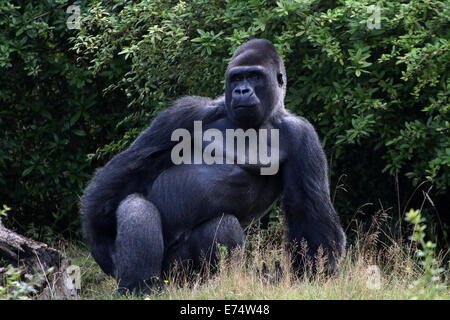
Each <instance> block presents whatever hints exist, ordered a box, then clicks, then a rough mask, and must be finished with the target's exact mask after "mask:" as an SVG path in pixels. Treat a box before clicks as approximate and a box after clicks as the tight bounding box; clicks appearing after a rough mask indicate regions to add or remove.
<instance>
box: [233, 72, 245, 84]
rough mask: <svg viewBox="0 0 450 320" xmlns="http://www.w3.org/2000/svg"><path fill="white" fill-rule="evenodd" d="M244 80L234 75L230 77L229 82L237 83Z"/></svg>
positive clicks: (240, 75) (239, 75)
mask: <svg viewBox="0 0 450 320" xmlns="http://www.w3.org/2000/svg"><path fill="white" fill-rule="evenodd" d="M242 80H244V77H243V76H242V74H235V75H233V76H231V82H239V81H242Z"/></svg>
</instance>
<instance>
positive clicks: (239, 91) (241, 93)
mask: <svg viewBox="0 0 450 320" xmlns="http://www.w3.org/2000/svg"><path fill="white" fill-rule="evenodd" d="M252 95H253V89H252V88H250V87H247V86H241V87H237V88H236V89H234V90H233V99H236V100H241V101H245V100H246V99H248V98H250V97H251V96H252Z"/></svg>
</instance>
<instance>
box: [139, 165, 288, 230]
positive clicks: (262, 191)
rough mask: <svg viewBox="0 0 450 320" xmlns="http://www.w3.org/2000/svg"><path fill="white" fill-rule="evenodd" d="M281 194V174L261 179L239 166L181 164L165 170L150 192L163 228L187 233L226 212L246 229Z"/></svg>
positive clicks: (149, 195) (256, 174)
mask: <svg viewBox="0 0 450 320" xmlns="http://www.w3.org/2000/svg"><path fill="white" fill-rule="evenodd" d="M280 191H281V184H280V181H279V175H274V176H261V175H260V174H259V173H255V172H254V171H253V170H248V169H244V168H242V167H241V166H239V165H232V164H229V165H227V164H223V165H218V164H212V165H204V164H203V165H179V166H174V167H172V168H170V169H168V170H166V171H164V172H163V173H162V174H161V175H160V176H159V177H158V178H157V179H156V180H155V182H154V184H153V185H152V187H151V190H150V191H149V194H148V197H149V199H150V200H151V201H152V202H153V203H154V204H155V205H156V207H157V208H158V209H159V211H160V214H161V219H162V223H163V228H164V226H166V228H168V229H170V230H184V229H186V227H188V228H189V227H194V226H196V225H198V224H199V223H202V222H204V221H207V220H209V219H211V218H214V217H216V216H218V215H221V214H223V213H226V214H232V215H235V216H236V217H237V218H238V219H239V221H240V222H241V224H243V225H244V226H245V225H247V224H248V223H250V222H251V221H252V220H253V219H255V218H259V217H260V216H261V215H262V214H264V213H265V212H266V211H267V210H268V209H269V208H270V207H271V205H272V204H273V202H274V201H275V200H276V199H277V198H278V196H279V194H280Z"/></svg>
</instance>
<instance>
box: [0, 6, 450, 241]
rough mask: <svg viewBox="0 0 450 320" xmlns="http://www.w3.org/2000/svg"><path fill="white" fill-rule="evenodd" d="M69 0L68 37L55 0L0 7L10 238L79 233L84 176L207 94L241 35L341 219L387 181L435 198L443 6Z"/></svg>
mask: <svg viewBox="0 0 450 320" xmlns="http://www.w3.org/2000/svg"><path fill="white" fill-rule="evenodd" d="M76 3H77V4H80V6H81V13H82V20H81V30H69V29H67V26H66V24H65V22H66V20H67V17H68V14H67V13H66V8H67V6H68V5H69V4H72V3H71V2H70V1H67V0H58V1H57V0H45V1H42V0H32V1H24V0H22V1H21V0H6V1H2V2H1V4H0V25H1V28H0V30H1V31H0V69H1V71H2V72H0V100H1V105H2V108H1V110H0V126H1V129H2V130H1V132H2V137H1V139H0V150H2V152H1V153H0V195H1V197H2V199H4V200H2V201H4V202H6V203H8V204H10V205H11V206H13V207H14V208H15V210H17V211H18V212H17V214H15V215H14V217H15V219H16V221H17V222H18V224H19V225H20V226H21V227H22V229H23V230H28V229H29V230H31V231H33V234H34V235H36V236H42V235H43V233H45V234H47V233H48V230H44V229H42V226H43V225H46V226H47V227H49V228H50V229H51V230H56V231H71V232H74V231H77V230H79V224H78V221H79V220H78V207H77V202H78V197H79V195H80V194H81V192H82V189H83V188H84V187H85V186H86V184H87V182H88V180H89V177H90V176H91V175H92V173H93V169H94V168H95V167H98V166H99V165H101V164H103V163H104V162H105V161H106V160H108V159H109V158H111V157H112V156H113V155H114V154H116V153H117V152H119V151H121V150H123V149H124V148H126V147H127V146H128V145H129V144H130V143H131V141H133V139H134V138H135V137H136V136H137V134H138V133H139V132H140V130H142V129H143V128H144V127H146V126H148V124H149V123H150V121H151V119H152V118H153V117H154V116H155V115H156V114H157V112H159V111H160V110H162V109H164V108H166V107H167V106H168V105H169V103H170V102H171V101H173V100H174V99H176V98H178V97H180V96H183V95H191V94H194V95H205V96H212V97H214V96H218V95H220V94H221V93H222V92H223V87H224V82H223V75H224V70H225V68H226V65H227V62H228V61H229V59H230V57H231V54H232V52H233V51H234V50H235V49H236V48H237V47H238V46H239V45H240V44H241V43H243V42H244V41H246V40H248V39H251V38H254V37H263V38H267V39H269V40H271V41H272V42H273V43H274V44H275V45H276V47H277V48H278V49H279V51H280V53H281V54H282V56H283V58H284V59H285V62H286V67H287V74H288V92H287V97H286V104H287V107H288V108H289V109H290V110H292V111H293V112H295V113H297V114H299V115H302V116H305V117H306V118H308V119H309V120H311V121H312V122H313V124H314V125H315V126H316V127H317V129H318V130H319V134H320V136H321V138H322V140H323V144H324V147H325V149H326V150H325V151H326V153H327V155H328V157H329V159H330V170H331V177H332V184H331V185H332V187H333V188H334V185H335V182H334V181H335V180H337V179H338V178H339V177H340V176H341V175H342V174H346V175H347V177H348V178H347V180H346V181H345V183H346V189H350V191H351V192H349V193H343V192H338V193H337V196H336V199H335V205H336V206H337V207H338V211H339V212H340V213H341V214H342V215H343V216H344V217H345V216H347V217H348V216H351V215H353V213H354V212H355V210H356V208H357V207H358V206H360V205H361V204H363V203H366V202H374V203H377V202H378V199H383V201H384V202H387V204H388V205H389V206H390V205H392V204H394V203H396V199H395V197H396V196H397V195H396V193H395V192H393V191H394V190H393V187H392V183H391V181H394V179H393V178H391V177H394V176H396V177H397V176H398V177H399V180H400V183H401V186H402V189H401V194H400V198H401V199H405V198H406V199H408V197H409V196H410V195H411V193H412V190H413V189H414V187H415V186H417V185H419V184H420V183H421V182H422V181H429V182H430V183H432V184H433V185H434V186H435V188H434V190H436V191H437V192H438V193H446V192H448V186H449V183H450V170H449V165H450V134H449V130H450V121H449V119H450V117H449V102H448V93H449V88H450V87H449V83H448V76H449V70H448V64H449V61H450V53H449V40H448V39H449V38H450V28H448V16H450V12H449V10H450V9H449V5H448V1H437V0H430V1H419V0H401V1H394V0H380V1H369V0H358V1H356V0H339V1H324V0H321V1H319V0H277V1H275V0H246V1H242V0H228V1H222V0H212V1H206V0H191V1H178V0H139V1H132V0H111V1H102V0H91V1H89V0H84V1H76ZM370 5H376V6H378V7H379V8H380V17H381V21H380V29H376V28H375V29H371V28H368V25H367V21H368V20H370V19H371V13H370V12H368V7H369V6H370ZM86 155H87V156H86ZM332 191H333V190H332ZM31 222H33V223H34V226H33V225H31Z"/></svg>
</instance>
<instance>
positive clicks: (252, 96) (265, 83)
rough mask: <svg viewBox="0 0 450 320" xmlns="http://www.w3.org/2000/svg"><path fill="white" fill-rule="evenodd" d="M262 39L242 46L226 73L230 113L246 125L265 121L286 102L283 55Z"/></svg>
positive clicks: (226, 96)
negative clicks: (281, 56)
mask: <svg viewBox="0 0 450 320" xmlns="http://www.w3.org/2000/svg"><path fill="white" fill-rule="evenodd" d="M260 41H261V40H252V41H250V42H247V43H246V44H244V45H242V46H241V47H240V48H239V49H238V50H237V51H236V53H235V55H234V56H233V59H232V61H231V63H230V65H229V66H228V69H227V72H226V75H225V77H226V91H225V104H226V108H227V113H228V115H229V116H230V118H231V119H233V120H234V121H235V122H237V123H239V124H240V125H243V126H258V125H260V124H262V123H263V122H264V121H265V120H266V119H268V118H269V117H270V115H271V114H272V112H273V110H274V109H275V108H278V107H280V106H282V105H283V98H284V81H283V73H282V71H284V70H283V69H284V68H283V66H282V62H281V58H280V57H279V56H278V54H277V53H276V51H275V49H274V48H273V46H272V45H271V44H270V43H269V42H268V41H266V40H264V42H262V43H261V42H260ZM268 45H269V46H268Z"/></svg>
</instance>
